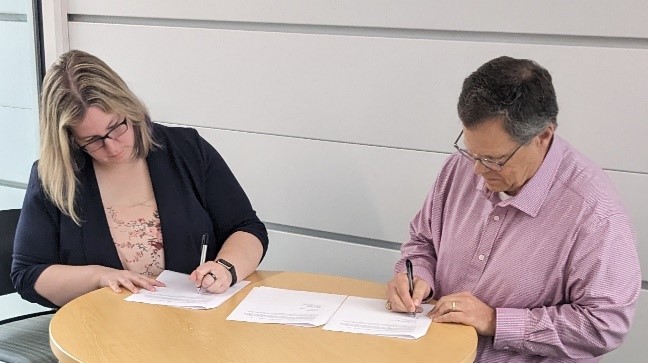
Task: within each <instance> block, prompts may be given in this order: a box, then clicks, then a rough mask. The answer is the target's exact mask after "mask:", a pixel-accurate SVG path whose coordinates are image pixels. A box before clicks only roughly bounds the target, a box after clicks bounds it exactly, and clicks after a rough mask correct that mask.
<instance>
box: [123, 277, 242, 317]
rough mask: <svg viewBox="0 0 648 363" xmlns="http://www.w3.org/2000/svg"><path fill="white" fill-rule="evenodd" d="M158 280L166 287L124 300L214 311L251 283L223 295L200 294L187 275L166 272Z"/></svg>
mask: <svg viewBox="0 0 648 363" xmlns="http://www.w3.org/2000/svg"><path fill="white" fill-rule="evenodd" d="M157 280H158V281H161V282H164V283H165V284H166V287H157V288H156V291H148V290H144V289H140V291H139V293H137V294H132V295H131V296H129V297H127V298H126V299H124V300H126V301H134V302H140V303H146V304H155V305H167V306H177V307H182V308H189V309H213V308H215V307H218V306H220V305H221V304H222V303H224V302H225V301H226V300H227V299H229V298H230V297H232V296H233V295H234V294H236V293H237V292H239V291H241V289H242V288H244V287H245V286H246V285H247V284H249V283H250V281H241V282H238V283H236V284H235V285H234V286H231V287H230V288H229V289H227V291H225V292H224V293H222V294H212V293H208V292H206V291H204V290H203V292H200V293H199V292H198V291H197V290H196V285H194V283H193V282H192V281H191V280H189V275H187V274H183V273H179V272H174V271H169V270H164V271H162V273H161V274H160V276H158V278H157Z"/></svg>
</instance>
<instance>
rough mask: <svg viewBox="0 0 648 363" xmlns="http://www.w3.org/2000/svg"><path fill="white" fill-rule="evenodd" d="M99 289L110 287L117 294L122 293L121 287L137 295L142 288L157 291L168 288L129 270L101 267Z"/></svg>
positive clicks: (161, 283) (98, 273)
mask: <svg viewBox="0 0 648 363" xmlns="http://www.w3.org/2000/svg"><path fill="white" fill-rule="evenodd" d="M97 276H98V281H99V287H100V288H101V287H106V286H107V287H110V289H111V290H112V291H114V292H115V293H120V292H121V287H123V288H125V289H126V290H128V291H130V292H132V293H133V294H136V293H137V292H139V289H140V288H143V289H146V290H149V291H155V288H156V286H161V287H164V286H166V285H165V284H164V283H163V282H160V281H158V280H156V279H153V278H150V277H146V276H143V275H140V274H137V273H134V272H131V271H128V270H117V269H114V268H110V267H104V266H101V267H100V269H99V270H98V271H97Z"/></svg>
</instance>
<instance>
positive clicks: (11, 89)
mask: <svg viewBox="0 0 648 363" xmlns="http://www.w3.org/2000/svg"><path fill="white" fill-rule="evenodd" d="M30 34H31V33H30V29H29V25H28V23H25V22H15V21H0V57H1V59H2V60H1V61H0V78H1V79H2V81H0V106H9V107H20V108H33V107H34V106H35V104H36V102H35V98H36V93H35V92H34V91H33V89H34V88H35V85H36V78H35V77H34V73H35V72H36V69H35V68H33V64H34V61H31V62H30V61H28V60H30V59H32V58H33V55H32V53H31V49H32V48H31V46H30V43H29V42H31V41H32V38H30ZM0 122H2V119H0Z"/></svg>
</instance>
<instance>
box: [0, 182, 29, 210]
mask: <svg viewBox="0 0 648 363" xmlns="http://www.w3.org/2000/svg"><path fill="white" fill-rule="evenodd" d="M24 198H25V190H24V189H18V188H10V187H6V186H2V185H0V210H4V209H18V208H22V204H23V199H24Z"/></svg>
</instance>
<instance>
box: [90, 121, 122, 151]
mask: <svg viewBox="0 0 648 363" xmlns="http://www.w3.org/2000/svg"><path fill="white" fill-rule="evenodd" d="M127 130H128V122H126V118H124V121H122V122H120V123H118V124H117V125H115V126H114V127H113V128H112V129H110V131H108V132H107V133H106V134H105V135H104V136H99V137H96V138H95V139H93V140H91V141H90V142H88V143H85V144H83V145H79V147H81V148H82V149H83V150H85V152H87V153H91V152H94V151H97V150H99V149H101V148H102V147H104V145H105V144H106V139H110V140H115V139H117V138H118V137H120V136H121V135H123V134H124V133H125V132H126V131H127Z"/></svg>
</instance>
